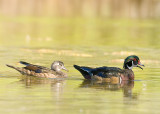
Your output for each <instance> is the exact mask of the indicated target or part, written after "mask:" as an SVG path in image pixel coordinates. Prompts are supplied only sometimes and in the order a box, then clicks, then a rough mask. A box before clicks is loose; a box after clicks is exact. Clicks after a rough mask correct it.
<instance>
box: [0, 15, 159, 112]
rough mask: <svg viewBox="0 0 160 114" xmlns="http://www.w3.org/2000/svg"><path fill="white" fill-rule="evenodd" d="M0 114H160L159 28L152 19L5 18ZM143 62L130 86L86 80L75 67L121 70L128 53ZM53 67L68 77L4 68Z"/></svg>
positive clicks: (1, 48)
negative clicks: (60, 63)
mask: <svg viewBox="0 0 160 114" xmlns="http://www.w3.org/2000/svg"><path fill="white" fill-rule="evenodd" d="M0 25H1V26H0V27H1V32H0V36H1V37H0V40H1V42H0V45H1V46H0V60H1V62H0V68H1V70H0V87H1V89H0V98H1V101H0V105H1V108H0V113H16V114H17V113H21V114H22V113H87V114H89V113H104V114H106V113H111V114H112V113H119V114H124V113H126V114H127V113H137V114H139V113H141V114H142V113H145V114H150V113H160V110H159V107H160V98H159V96H160V91H159V88H160V83H159V81H160V67H159V64H160V58H159V57H160V49H159V44H160V42H159V30H160V28H159V26H157V24H156V23H155V21H151V20H150V21H148V20H144V21H143V20H141V21H140V20H128V21H126V20H108V21H106V20H99V19H97V20H88V19H76V20H74V21H73V19H61V20H58V19H54V20H51V19H42V18H40V19H34V18H24V17H23V18H22V17H21V18H14V19H12V20H11V19H9V18H7V19H6V18H5V19H1V22H0ZM132 54H136V55H138V56H139V57H140V59H141V62H142V63H143V64H145V67H144V70H141V69H139V68H134V69H133V71H134V73H135V81H134V82H128V83H126V84H124V83H121V84H115V83H111V84H109V83H99V82H90V81H85V80H84V79H83V77H82V76H81V74H80V73H79V72H78V71H77V70H75V69H74V68H73V64H78V65H86V66H92V67H98V66H115V67H120V68H122V66H123V60H124V58H125V57H127V56H128V55H132ZM20 60H24V61H27V62H31V63H34V64H38V65H43V66H46V67H50V64H51V63H52V62H53V61H54V60H61V61H63V62H64V64H65V67H66V68H67V69H68V70H69V72H68V75H69V77H68V78H67V79H61V80H55V79H37V78H34V77H26V76H22V75H21V74H19V73H18V72H17V71H15V70H13V69H10V68H8V67H6V66H5V64H11V65H17V66H22V65H20V64H19V63H18V61H20Z"/></svg>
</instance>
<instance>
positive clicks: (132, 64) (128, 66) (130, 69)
mask: <svg viewBox="0 0 160 114" xmlns="http://www.w3.org/2000/svg"><path fill="white" fill-rule="evenodd" d="M127 67H128V69H130V70H132V68H133V67H134V64H133V61H132V66H131V67H129V66H128V65H127Z"/></svg>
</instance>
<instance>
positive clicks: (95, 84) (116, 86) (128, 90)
mask: <svg viewBox="0 0 160 114" xmlns="http://www.w3.org/2000/svg"><path fill="white" fill-rule="evenodd" d="M80 87H81V88H93V89H102V90H108V91H119V90H122V91H123V96H124V98H129V99H137V98H138V96H137V95H138V94H137V93H133V92H132V89H133V88H134V81H122V82H121V83H115V82H99V81H91V80H84V81H83V82H82V84H81V85H80Z"/></svg>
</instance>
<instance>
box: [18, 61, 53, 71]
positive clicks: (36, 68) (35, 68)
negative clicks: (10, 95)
mask: <svg viewBox="0 0 160 114" xmlns="http://www.w3.org/2000/svg"><path fill="white" fill-rule="evenodd" d="M20 63H21V64H23V65H25V66H26V67H23V68H25V69H27V70H30V71H34V72H35V73H46V72H49V71H51V69H49V68H47V67H43V66H39V65H34V64H30V63H27V62H24V61H20Z"/></svg>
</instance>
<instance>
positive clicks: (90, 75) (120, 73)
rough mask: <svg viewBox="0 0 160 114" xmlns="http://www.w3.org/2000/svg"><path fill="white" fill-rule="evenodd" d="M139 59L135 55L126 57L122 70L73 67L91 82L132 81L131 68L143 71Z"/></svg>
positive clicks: (115, 68)
mask: <svg viewBox="0 0 160 114" xmlns="http://www.w3.org/2000/svg"><path fill="white" fill-rule="evenodd" d="M139 65H140V66H144V65H143V64H141V62H140V59H139V57H138V56H136V55H131V56H128V57H127V58H126V59H125V60H124V65H123V69H120V68H117V67H106V66H104V67H99V68H90V67H84V66H78V65H74V67H75V69H77V70H78V71H79V72H80V73H81V74H82V75H83V77H84V78H85V79H91V80H100V81H107V82H110V81H115V80H117V81H121V80H134V73H133V71H132V68H133V67H138V68H141V69H142V70H143V68H142V67H140V66H139Z"/></svg>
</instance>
